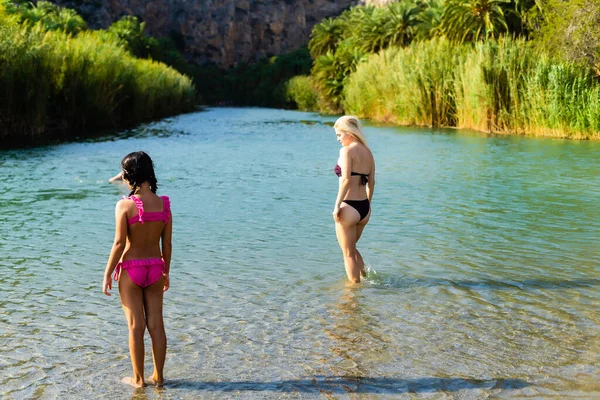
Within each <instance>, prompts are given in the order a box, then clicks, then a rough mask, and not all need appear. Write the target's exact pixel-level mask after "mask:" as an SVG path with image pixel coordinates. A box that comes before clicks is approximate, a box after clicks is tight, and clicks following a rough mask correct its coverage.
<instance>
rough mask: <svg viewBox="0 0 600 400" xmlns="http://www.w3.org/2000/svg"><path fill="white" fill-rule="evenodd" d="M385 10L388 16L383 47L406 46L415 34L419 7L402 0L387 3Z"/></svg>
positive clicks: (419, 11)
mask: <svg viewBox="0 0 600 400" xmlns="http://www.w3.org/2000/svg"><path fill="white" fill-rule="evenodd" d="M387 12H388V16H389V17H388V20H387V22H386V24H385V34H384V42H385V45H384V47H389V46H407V45H408V44H410V42H411V41H412V39H413V38H414V36H415V33H416V27H417V25H418V24H419V15H420V14H421V7H419V6H418V5H416V4H415V3H414V2H412V1H407V0H403V1H400V2H397V3H392V4H391V5H389V6H388V7H387Z"/></svg>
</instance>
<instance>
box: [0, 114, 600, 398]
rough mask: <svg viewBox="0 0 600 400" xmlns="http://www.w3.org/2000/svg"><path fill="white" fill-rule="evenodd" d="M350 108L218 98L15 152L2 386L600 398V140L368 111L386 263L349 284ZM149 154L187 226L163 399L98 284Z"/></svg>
mask: <svg viewBox="0 0 600 400" xmlns="http://www.w3.org/2000/svg"><path fill="white" fill-rule="evenodd" d="M335 119H336V118H335V117H324V116H319V115H316V114H312V113H300V112H292V111H280V110H266V109H235V108H227V109H207V110H205V111H203V112H199V113H192V114H188V115H182V116H180V117H177V118H169V119H167V120H163V121H158V122H155V123H151V124H146V125H144V126H140V127H139V128H136V129H133V130H130V131H126V132H123V133H122V134H120V135H117V136H116V137H115V136H111V137H98V138H95V139H94V140H90V141H85V142H74V143H69V144H64V145H58V146H48V147H44V148H35V149H27V150H22V151H19V150H11V151H5V152H0V177H1V178H0V205H1V210H2V212H1V213H0V228H1V229H2V236H1V237H0V250H2V258H1V259H0V284H1V285H2V294H0V387H1V389H0V397H2V398H8V399H23V398H43V399H46V398H48V399H53V398H56V399H71V398H73V399H75V398H77V399H78V398H89V399H95V398H98V399H105V398H111V399H112V398H115V399H119V398H139V399H145V398H148V399H197V398H236V399H237V398H244V399H247V398H250V399H263V398H278V399H279V398H299V397H301V398H315V399H316V398H356V397H357V398H380V397H382V398H397V397H401V398H469V399H483V398H502V399H522V398H557V399H558V398H560V399H562V398H578V399H579V398H581V399H583V398H586V399H588V398H600V387H599V385H598V382H600V367H598V366H599V365H600V311H599V310H600V294H599V291H598V287H599V283H600V270H599V267H598V266H599V265H600V252H598V249H597V247H596V246H595V243H596V242H597V238H598V237H600V220H599V219H598V218H597V216H598V215H599V214H600V209H599V206H598V204H600V202H598V199H599V198H600V185H599V184H598V183H600V161H599V160H598V157H597V154H598V151H599V150H600V143H594V142H569V141H556V140H545V139H541V140H538V139H531V138H522V137H500V136H498V137H495V136H492V137H486V136H485V135H481V134H476V133H472V132H461V131H457V130H452V131H446V130H436V131H431V130H427V129H408V128H394V127H389V126H388V127H386V126H380V127H374V126H369V125H368V124H367V127H366V136H367V138H368V140H369V144H370V146H371V148H372V149H373V151H374V154H375V155H376V159H377V182H378V183H377V190H376V194H375V198H374V203H373V204H374V205H373V218H372V219H371V222H370V223H369V226H368V227H367V228H366V229H365V232H364V234H363V236H362V238H361V243H360V249H361V253H362V254H363V257H364V258H365V262H366V263H367V265H369V266H371V268H370V270H369V272H368V278H367V281H366V282H364V283H363V284H361V285H358V286H352V287H348V286H344V284H343V279H344V276H345V273H344V266H343V261H342V259H341V256H340V253H339V246H338V245H337V242H336V239H335V234H334V227H333V223H332V221H331V216H330V215H331V205H332V203H333V201H334V198H335V194H336V193H337V184H338V181H337V177H336V176H335V175H334V174H333V172H332V168H333V166H334V165H335V161H336V159H337V155H338V152H339V144H338V143H337V142H336V141H335V135H334V132H333V129H332V128H331V127H332V125H333V123H334V121H335ZM135 150H145V151H147V152H148V153H149V154H150V155H151V156H152V157H153V159H154V162H155V166H156V170H157V175H158V180H159V182H158V184H159V193H160V194H165V195H168V196H170V198H171V202H172V204H173V213H174V221H175V226H174V232H173V243H174V249H173V250H174V251H173V263H172V273H171V274H172V276H171V288H170V290H169V291H168V292H167V293H166V296H165V324H166V330H167V336H168V340H169V349H168V355H167V363H166V366H165V373H166V379H167V387H166V388H165V389H162V390H156V389H154V388H151V387H147V388H143V389H140V390H133V389H132V388H130V387H126V386H124V385H123V384H121V383H120V380H121V378H122V377H124V376H126V375H128V374H130V368H131V366H130V361H129V355H128V347H127V326H126V324H125V320H124V317H123V315H122V310H121V307H120V305H119V299H118V293H117V291H116V290H115V291H114V292H115V295H114V296H113V297H111V298H107V297H106V296H104V295H103V294H102V293H101V290H100V289H101V288H100V285H101V280H102V279H101V278H102V273H103V270H104V265H105V263H106V258H107V257H108V252H109V251H110V245H111V243H112V240H113V235H114V231H113V230H114V206H115V203H116V202H117V200H118V199H119V198H120V197H121V196H122V195H126V194H127V190H126V188H124V187H122V186H120V185H110V184H108V183H107V182H106V181H107V179H108V178H109V177H112V176H114V175H115V173H116V171H117V170H118V168H119V163H120V160H121V158H122V157H123V156H124V155H125V154H127V153H128V152H130V151H135ZM375 270H376V271H377V272H375ZM147 339H148V340H147V350H148V352H147V355H146V360H147V365H146V368H147V369H148V371H151V361H150V360H151V353H150V346H149V345H150V343H149V338H147Z"/></svg>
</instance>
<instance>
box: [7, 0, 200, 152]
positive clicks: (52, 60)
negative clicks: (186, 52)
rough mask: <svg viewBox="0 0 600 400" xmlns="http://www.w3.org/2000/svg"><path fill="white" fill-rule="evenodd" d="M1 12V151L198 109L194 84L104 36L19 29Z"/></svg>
mask: <svg viewBox="0 0 600 400" xmlns="http://www.w3.org/2000/svg"><path fill="white" fill-rule="evenodd" d="M4 11H5V10H4V9H3V8H2V6H0V25H1V28H2V29H0V67H1V73H0V97H1V98H2V99H3V101H2V102H0V147H4V148H7V147H17V146H26V145H30V144H34V143H35V144H37V143H44V142H48V141H53V140H61V139H65V140H67V139H71V138H75V137H78V138H83V137H86V136H88V135H92V134H94V133H96V132H99V131H104V130H108V129H121V128H128V127H132V126H135V125H137V124H139V123H141V122H145V121H151V120H155V119H159V118H163V117H167V116H170V115H175V114H180V113H183V112H188V111H191V110H193V108H194V105H195V103H196V94H195V90H194V85H193V84H192V81H191V80H190V79H189V78H188V77H186V76H184V75H182V74H180V73H178V72H177V71H175V70H174V69H172V68H170V67H168V66H166V65H165V64H162V63H160V62H156V61H152V60H149V59H138V58H135V57H133V56H132V55H131V54H130V53H129V52H128V51H127V50H125V48H124V46H123V45H122V44H121V43H119V42H118V41H117V40H116V39H115V38H114V37H113V36H111V35H109V34H108V33H107V32H106V31H83V32H79V33H78V34H77V35H72V34H67V33H64V32H63V31H46V29H45V28H44V27H43V26H41V24H36V25H28V24H25V23H20V22H19V21H18V19H17V18H16V17H15V16H13V15H8V14H6V13H5V12H4Z"/></svg>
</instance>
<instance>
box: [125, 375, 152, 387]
mask: <svg viewBox="0 0 600 400" xmlns="http://www.w3.org/2000/svg"><path fill="white" fill-rule="evenodd" d="M121 382H123V383H125V384H127V385H130V386H133V387H134V388H141V387H144V386H146V384H145V383H144V381H136V380H135V379H133V378H132V377H130V376H126V377H125V378H123V379H121Z"/></svg>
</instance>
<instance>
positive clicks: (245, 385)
mask: <svg viewBox="0 0 600 400" xmlns="http://www.w3.org/2000/svg"><path fill="white" fill-rule="evenodd" d="M527 386H529V384H528V383H527V382H525V381H523V380H520V379H466V378H434V377H430V378H414V379H401V378H383V377H381V378H376V377H360V376H356V377H353V376H319V375H317V376H313V377H307V378H303V379H290V380H278V381H270V382H260V381H251V380H249V381H230V382H227V381H223V382H203V381H190V380H184V379H181V380H178V379H175V380H169V381H168V382H167V385H166V386H165V388H166V389H167V390H168V389H185V390H201V391H211V392H212V391H214V392H216V391H218V392H236V391H251V392H261V391H269V392H299V393H316V392H323V391H324V392H331V393H379V394H392V393H394V394H397V393H426V392H437V391H447V392H456V391H459V390H468V389H486V390H491V389H522V388H524V387H527Z"/></svg>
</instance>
